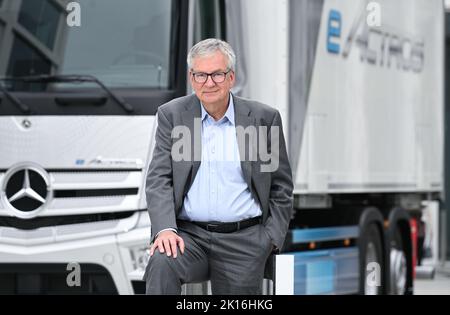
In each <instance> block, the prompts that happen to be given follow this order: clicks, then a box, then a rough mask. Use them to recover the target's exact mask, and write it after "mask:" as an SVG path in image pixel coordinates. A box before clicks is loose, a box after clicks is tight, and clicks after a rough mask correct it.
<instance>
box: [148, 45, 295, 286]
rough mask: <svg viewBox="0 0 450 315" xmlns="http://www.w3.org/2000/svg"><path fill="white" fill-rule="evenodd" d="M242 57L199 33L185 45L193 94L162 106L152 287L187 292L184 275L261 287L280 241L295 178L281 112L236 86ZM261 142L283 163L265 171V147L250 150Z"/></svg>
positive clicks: (153, 187)
mask: <svg viewBox="0 0 450 315" xmlns="http://www.w3.org/2000/svg"><path fill="white" fill-rule="evenodd" d="M235 63H236V57H235V54H234V52H233V50H232V48H231V47H230V45H229V44H228V43H226V42H224V41H221V40H218V39H207V40H204V41H201V42H199V43H198V44H196V45H195V46H194V47H192V49H191V50H190V52H189V54H188V66H189V77H190V83H191V85H192V88H193V90H194V91H195V95H194V94H193V95H190V96H186V97H181V98H178V99H175V100H172V101H171V102H169V103H167V104H164V105H163V106H161V107H160V108H159V110H158V128H157V131H156V144H155V148H154V152H153V159H152V161H151V163H150V167H149V172H148V176H147V182H146V197H147V205H148V210H149V214H150V219H151V224H152V240H153V244H152V246H151V248H150V256H151V257H150V260H149V263H148V266H147V269H146V273H145V275H144V279H145V280H146V281H147V294H180V293H181V285H182V284H183V283H192V282H202V281H206V280H208V279H209V280H211V290H212V293H213V294H261V284H262V279H263V274H264V266H265V262H266V259H267V258H268V257H269V255H270V254H271V253H272V252H273V251H278V250H279V249H280V248H281V247H282V245H283V242H284V238H285V235H286V232H287V229H288V225H289V220H290V216H291V211H292V189H293V187H292V175H291V169H290V165H289V161H288V158H287V153H286V147H285V141H284V137H283V131H282V125H281V117H280V114H279V113H278V111H277V110H275V109H273V108H271V107H269V106H267V105H263V104H260V103H257V102H253V101H249V100H246V99H243V98H239V97H237V96H234V95H232V94H231V93H230V90H231V88H232V87H233V85H234V83H235V73H234V71H235ZM183 128H184V129H183ZM186 129H187V132H185V131H186ZM252 130H255V132H254V133H252V132H251V131H252ZM183 131H184V132H183ZM247 132H248V133H247ZM249 135H250V136H249ZM181 136H185V137H184V139H181V138H182V137H181ZM246 136H249V137H247V139H250V141H247V142H246ZM186 138H187V139H188V141H187V144H188V146H184V147H183V146H181V147H180V145H179V144H180V143H179V141H181V140H184V141H185V140H186ZM275 138H277V139H275ZM180 139H181V140H180ZM183 143H184V144H186V141H185V142H183ZM180 148H181V149H180ZM254 148H257V151H258V152H257V153H260V152H261V153H262V152H265V153H268V152H270V154H272V155H273V157H274V158H277V163H276V168H273V169H270V168H269V171H267V168H264V166H267V165H264V162H267V159H262V158H261V157H263V156H264V154H257V156H256V157H255V154H252V152H247V151H251V150H252V149H254ZM244 151H246V152H244ZM253 153H254V152H253ZM186 157H187V158H186Z"/></svg>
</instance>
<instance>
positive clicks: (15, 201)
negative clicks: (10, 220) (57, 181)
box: [1, 164, 51, 219]
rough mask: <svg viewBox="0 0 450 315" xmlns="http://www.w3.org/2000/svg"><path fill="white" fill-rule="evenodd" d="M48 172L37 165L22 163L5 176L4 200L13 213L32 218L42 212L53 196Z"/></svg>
mask: <svg viewBox="0 0 450 315" xmlns="http://www.w3.org/2000/svg"><path fill="white" fill-rule="evenodd" d="M49 182H50V181H49V176H48V174H47V172H46V171H45V170H44V169H42V168H41V167H39V166H37V165H30V164H25V165H24V164H21V165H18V166H16V167H14V168H12V169H10V170H9V171H8V172H7V173H6V175H5V178H4V181H3V187H2V188H3V189H2V196H1V197H2V201H3V202H4V204H6V206H7V207H8V209H9V210H10V211H12V212H13V215H15V216H17V217H20V218H23V219H30V218H33V217H35V216H36V215H37V214H38V212H40V211H41V210H42V209H44V207H45V206H46V204H47V203H48V201H49V199H50V197H51V190H50V186H49Z"/></svg>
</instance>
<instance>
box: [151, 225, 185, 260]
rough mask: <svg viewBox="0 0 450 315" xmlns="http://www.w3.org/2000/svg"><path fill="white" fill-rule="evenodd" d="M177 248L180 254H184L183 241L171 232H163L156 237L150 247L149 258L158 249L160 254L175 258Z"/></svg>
mask: <svg viewBox="0 0 450 315" xmlns="http://www.w3.org/2000/svg"><path fill="white" fill-rule="evenodd" d="M177 246H179V247H180V252H181V254H184V241H183V239H182V238H181V237H180V236H178V234H177V233H175V232H173V231H163V232H161V233H160V234H159V235H158V237H157V238H156V240H155V241H154V242H153V245H152V246H151V247H150V256H153V253H154V252H155V250H156V249H159V252H160V253H161V254H164V253H167V256H172V257H173V258H177Z"/></svg>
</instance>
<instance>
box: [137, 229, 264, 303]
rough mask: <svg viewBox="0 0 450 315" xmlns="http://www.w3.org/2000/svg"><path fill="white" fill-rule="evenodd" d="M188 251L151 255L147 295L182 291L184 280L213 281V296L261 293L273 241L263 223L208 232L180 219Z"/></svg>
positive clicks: (190, 281)
mask: <svg viewBox="0 0 450 315" xmlns="http://www.w3.org/2000/svg"><path fill="white" fill-rule="evenodd" d="M177 225H178V235H179V236H180V237H181V238H182V239H183V240H184V243H185V251H184V254H181V252H180V250H179V248H177V258H173V257H172V256H170V257H169V256H167V254H166V253H163V254H161V253H160V252H159V250H158V249H156V250H155V252H154V254H153V256H152V257H150V260H149V263H148V265H147V268H146V271H145V275H144V280H145V281H146V293H147V294H171V295H179V294H181V285H182V284H184V283H198V282H204V281H207V280H210V281H211V291H212V294H214V295H230V294H231V295H259V294H261V293H262V280H263V277H264V267H265V263H266V260H267V258H268V257H269V255H270V254H271V252H272V247H273V245H272V241H271V239H270V237H269V235H268V234H267V232H266V231H265V227H264V225H262V224H256V225H253V226H251V227H248V228H245V229H242V230H239V231H236V232H232V233H216V232H209V231H207V230H205V229H203V228H201V227H199V226H197V225H195V224H194V223H191V222H187V221H177Z"/></svg>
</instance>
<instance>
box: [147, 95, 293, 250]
mask: <svg viewBox="0 0 450 315" xmlns="http://www.w3.org/2000/svg"><path fill="white" fill-rule="evenodd" d="M233 101H234V108H235V125H236V127H237V126H242V127H243V128H246V127H248V126H251V125H253V126H256V127H260V126H266V127H267V135H266V137H267V140H268V141H266V142H267V146H268V150H269V151H267V152H271V151H270V145H271V141H270V134H271V133H270V131H269V130H270V127H272V126H278V127H279V128H280V133H279V166H278V168H277V169H276V170H275V171H274V172H261V168H260V167H261V164H267V163H264V162H263V161H261V159H260V156H259V154H258V156H257V160H256V161H255V160H254V159H253V161H252V160H249V159H246V160H243V161H241V167H242V172H243V174H244V178H245V180H246V182H247V184H248V187H249V189H250V191H251V194H252V196H253V198H255V200H257V201H258V202H259V204H260V205H261V208H262V213H263V223H264V225H265V228H266V232H267V234H268V235H269V236H270V238H271V239H272V241H273V244H274V245H276V246H277V247H278V248H281V247H282V245H283V242H284V238H285V236H286V233H287V230H288V226H289V221H290V218H291V214H292V202H293V199H292V190H293V184H292V173H291V168H290V165H289V160H288V156H287V152H286V145H285V140H284V136H283V128H282V124H281V116H280V114H279V112H278V111H277V110H275V109H273V108H271V107H269V106H267V105H264V104H261V103H258V102H254V101H250V100H246V99H244V98H240V97H236V96H234V95H233ZM200 117H201V105H200V101H199V99H198V98H197V96H196V95H194V94H192V95H189V96H185V97H180V98H177V99H174V100H172V101H170V102H168V103H166V104H164V105H162V106H160V107H159V109H158V128H157V130H156V143H155V148H154V151H153V158H152V160H151V162H150V166H149V170H148V175H147V181H146V197H147V207H148V211H149V214H150V220H151V224H152V239H153V238H154V236H155V235H156V234H157V233H158V232H159V231H161V230H163V229H166V228H175V229H176V228H177V223H176V218H177V216H178V214H179V213H180V210H181V208H182V205H183V201H184V197H185V195H186V194H187V192H188V191H189V188H190V187H191V185H192V183H193V181H194V178H195V176H196V174H197V171H198V168H199V166H200V161H199V158H197V161H195V159H194V157H195V156H196V157H199V156H201V152H198V151H197V152H195V150H191V151H192V152H191V159H190V160H189V161H175V160H176V159H175V160H174V159H172V155H171V151H172V145H173V144H174V143H175V142H176V141H177V139H176V138H175V139H174V138H172V136H171V134H172V130H173V128H174V127H175V126H186V127H188V128H189V130H190V131H191V141H192V142H191V143H192V144H194V143H199V144H200V145H197V147H200V151H201V138H200V137H201V134H200V133H199V132H197V133H196V132H194V118H198V119H200ZM195 141H197V142H195ZM238 142H239V137H238ZM240 153H241V154H242V152H240ZM195 154H197V155H195ZM199 154H200V155H199Z"/></svg>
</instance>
